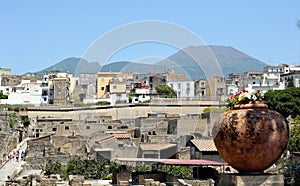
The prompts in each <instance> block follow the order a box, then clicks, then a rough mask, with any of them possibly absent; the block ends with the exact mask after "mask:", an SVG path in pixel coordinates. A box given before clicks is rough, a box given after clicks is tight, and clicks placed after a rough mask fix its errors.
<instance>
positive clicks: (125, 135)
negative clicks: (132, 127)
mask: <svg viewBox="0 0 300 186" xmlns="http://www.w3.org/2000/svg"><path fill="white" fill-rule="evenodd" d="M112 135H113V137H115V138H117V139H129V138H130V134H128V133H114V134H112Z"/></svg>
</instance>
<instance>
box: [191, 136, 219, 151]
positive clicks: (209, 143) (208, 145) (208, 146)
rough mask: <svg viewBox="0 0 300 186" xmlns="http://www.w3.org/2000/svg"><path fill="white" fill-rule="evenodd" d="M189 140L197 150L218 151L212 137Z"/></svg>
mask: <svg viewBox="0 0 300 186" xmlns="http://www.w3.org/2000/svg"><path fill="white" fill-rule="evenodd" d="M191 142H192V143H193V144H194V145H195V146H196V148H197V149H198V150H199V151H218V150H217V148H216V146H215V143H214V141H213V139H212V138H211V139H210V138H203V139H192V140H191Z"/></svg>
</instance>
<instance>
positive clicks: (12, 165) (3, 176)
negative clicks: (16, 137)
mask: <svg viewBox="0 0 300 186" xmlns="http://www.w3.org/2000/svg"><path fill="white" fill-rule="evenodd" d="M28 140H29V138H26V139H25V140H23V141H22V142H21V143H20V144H19V145H18V146H17V148H15V149H14V150H13V151H12V152H15V151H17V150H19V151H20V152H22V151H25V150H26V148H27V141H28ZM24 164H26V162H25V161H18V162H17V161H16V160H10V161H8V162H6V163H5V164H4V165H3V166H2V167H1V168H0V184H1V185H2V184H3V183H4V182H5V181H6V180H8V176H10V175H12V174H14V172H17V171H19V170H21V167H22V165H24Z"/></svg>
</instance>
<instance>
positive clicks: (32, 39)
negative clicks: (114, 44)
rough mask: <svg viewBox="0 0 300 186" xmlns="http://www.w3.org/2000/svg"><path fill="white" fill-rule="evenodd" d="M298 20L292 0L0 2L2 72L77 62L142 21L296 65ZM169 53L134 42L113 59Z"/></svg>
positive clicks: (298, 7)
mask: <svg viewBox="0 0 300 186" xmlns="http://www.w3.org/2000/svg"><path fill="white" fill-rule="evenodd" d="M298 19H300V1H296V0H295V1H286V2H283V1H281V2H279V1H278V2H276V1H258V0H254V1H248V2H245V1H196V0H195V1H193V0H191V1H185V2H184V1H177V2H176V1H174V0H165V1H159V0H151V1H114V0H112V1H68V0H65V1H58V0H57V1H37V0H36V1H32V0H28V1H1V2H0V25H1V26H0V28H1V29H0V67H8V68H11V69H12V72H13V73H14V74H22V73H25V72H29V71H31V72H34V71H38V70H41V69H43V68H46V67H48V66H50V65H53V64H55V63H57V62H58V61H60V60H62V59H64V58H67V57H81V56H83V55H84V53H85V51H86V50H87V49H88V48H89V46H90V45H91V44H92V43H93V42H95V40H96V39H97V38H99V37H101V36H102V35H103V34H105V33H107V32H109V31H110V30H113V29H114V28H116V27H120V26H121V25H125V24H128V23H132V22H136V21H143V20H161V21H166V22H170V23H174V24H177V25H179V26H182V27H184V28H186V29H187V30H189V31H191V32H193V33H195V34H196V35H197V36H198V37H199V38H201V39H202V41H203V42H205V43H206V44H209V45H225V46H232V47H234V48H236V49H238V50H241V51H242V52H245V53H247V54H249V55H251V56H253V57H255V58H257V59H259V60H261V61H263V62H265V63H267V64H272V65H277V64H279V63H288V64H300V29H298V28H297V26H296V25H297V24H296V23H297V20H298ZM124 37H125V36H124ZM108 45H109V44H108ZM174 52H176V49H175V48H174V47H170V46H166V45H162V44H157V43H156V44H155V43H140V44H138V45H133V46H131V47H127V48H125V49H123V50H121V51H119V52H118V53H116V54H115V55H114V56H113V57H112V58H111V61H118V60H137V59H141V58H147V57H149V56H158V57H161V58H164V57H168V56H169V55H171V54H173V53H174Z"/></svg>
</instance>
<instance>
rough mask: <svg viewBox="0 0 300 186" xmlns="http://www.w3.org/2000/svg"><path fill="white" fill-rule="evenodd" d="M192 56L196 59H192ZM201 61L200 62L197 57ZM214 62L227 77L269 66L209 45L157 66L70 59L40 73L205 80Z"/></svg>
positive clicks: (227, 48) (187, 50)
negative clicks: (177, 75)
mask: <svg viewBox="0 0 300 186" xmlns="http://www.w3.org/2000/svg"><path fill="white" fill-rule="evenodd" d="M191 56H192V57H191ZM195 56H196V57H197V61H196V60H195V59H194V58H193V57H195ZM212 62H214V63H216V64H217V65H220V68H221V71H222V72H223V75H224V76H227V75H228V74H230V73H235V74H240V73H243V72H247V71H262V70H263V67H264V66H266V65H267V64H266V63H264V62H262V61H260V60H258V59H255V58H254V57H252V56H250V55H248V54H246V53H244V52H242V51H239V50H237V49H235V48H234V47H231V46H220V45H209V46H189V47H187V48H184V49H182V50H179V51H178V52H176V53H174V54H172V55H171V56H169V57H167V58H166V59H163V60H161V61H159V62H157V63H155V64H141V63H136V62H130V61H117V62H113V63H109V64H105V65H104V66H102V67H101V66H100V65H99V63H97V62H88V61H86V60H85V59H82V58H75V57H70V58H66V59H64V60H62V61H60V62H58V63H56V64H54V65H52V66H50V67H48V68H46V69H44V70H41V71H38V72H36V73H37V74H39V75H43V74H44V73H45V72H46V71H57V70H58V71H67V72H70V73H72V74H74V75H76V74H79V73H96V72H99V71H103V72H120V71H121V72H129V71H131V72H138V73H148V72H164V70H165V69H170V70H174V72H176V73H186V74H187V76H188V77H189V79H191V80H199V79H205V75H206V74H205V73H204V72H203V71H202V68H201V64H202V66H204V67H205V66H206V65H210V64H211V63H212Z"/></svg>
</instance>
